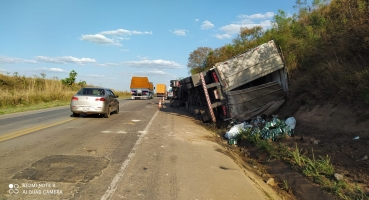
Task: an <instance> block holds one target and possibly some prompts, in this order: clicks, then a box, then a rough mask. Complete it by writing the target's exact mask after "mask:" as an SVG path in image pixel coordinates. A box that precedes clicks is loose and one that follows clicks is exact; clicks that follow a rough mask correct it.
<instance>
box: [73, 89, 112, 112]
mask: <svg viewBox="0 0 369 200" xmlns="http://www.w3.org/2000/svg"><path fill="white" fill-rule="evenodd" d="M117 98H118V96H116V95H114V93H113V91H111V90H110V89H108V88H99V87H86V88H82V89H80V90H79V91H78V92H77V94H75V95H74V96H73V97H72V99H71V101H70V110H71V111H72V113H73V116H74V117H79V116H80V114H102V115H104V117H105V118H109V116H110V113H111V112H114V113H115V114H118V113H119V101H118V99H117Z"/></svg>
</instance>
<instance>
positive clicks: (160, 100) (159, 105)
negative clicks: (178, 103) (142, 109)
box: [158, 99, 162, 108]
mask: <svg viewBox="0 0 369 200" xmlns="http://www.w3.org/2000/svg"><path fill="white" fill-rule="evenodd" d="M161 107H162V106H161V99H159V107H158V108H161Z"/></svg>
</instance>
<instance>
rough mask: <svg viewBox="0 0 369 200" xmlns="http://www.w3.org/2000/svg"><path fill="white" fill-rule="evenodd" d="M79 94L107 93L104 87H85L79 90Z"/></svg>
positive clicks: (98, 94)
mask: <svg viewBox="0 0 369 200" xmlns="http://www.w3.org/2000/svg"><path fill="white" fill-rule="evenodd" d="M77 94H84V95H95V96H104V95H105V90H104V89H98V88H83V89H81V90H80V91H78V93H77Z"/></svg>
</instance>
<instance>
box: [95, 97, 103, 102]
mask: <svg viewBox="0 0 369 200" xmlns="http://www.w3.org/2000/svg"><path fill="white" fill-rule="evenodd" d="M95 101H105V98H102V97H101V98H96V99H95Z"/></svg>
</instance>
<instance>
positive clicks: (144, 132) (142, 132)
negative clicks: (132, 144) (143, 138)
mask: <svg viewBox="0 0 369 200" xmlns="http://www.w3.org/2000/svg"><path fill="white" fill-rule="evenodd" d="M138 133H141V134H146V131H138Z"/></svg>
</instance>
